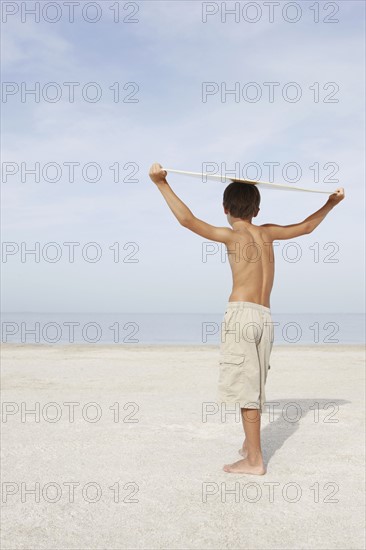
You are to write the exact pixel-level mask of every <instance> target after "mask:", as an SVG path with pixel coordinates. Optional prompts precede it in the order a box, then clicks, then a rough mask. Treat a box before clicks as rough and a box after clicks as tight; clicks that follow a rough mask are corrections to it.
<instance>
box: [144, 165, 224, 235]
mask: <svg viewBox="0 0 366 550" xmlns="http://www.w3.org/2000/svg"><path fill="white" fill-rule="evenodd" d="M166 175H167V173H166V171H165V170H163V169H162V166H161V164H159V163H154V164H153V165H152V166H151V168H150V172H149V176H150V178H151V180H152V181H153V182H154V183H155V184H156V186H157V188H158V189H159V191H160V192H161V194H162V195H163V197H164V199H165V200H166V203H167V205H168V206H169V208H170V210H171V211H172V212H173V214H174V216H175V217H176V218H177V220H178V221H179V223H180V224H181V225H183V227H187V229H190V230H191V231H193V232H194V233H197V235H200V236H201V237H204V238H206V239H209V240H211V241H217V242H221V243H226V242H227V241H228V240H229V238H230V237H231V235H232V230H231V229H229V228H228V227H216V226H214V225H210V224H208V223H206V222H204V221H202V220H199V219H198V218H196V216H194V214H193V213H192V212H191V210H190V209H189V208H188V206H187V205H185V204H184V202H183V201H182V200H181V199H180V198H179V197H178V196H177V195H176V194H175V193H174V191H173V189H172V188H171V187H170V185H169V183H168V182H167V181H166V179H165V178H166Z"/></svg>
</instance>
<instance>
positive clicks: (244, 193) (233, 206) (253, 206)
mask: <svg viewBox="0 0 366 550" xmlns="http://www.w3.org/2000/svg"><path fill="white" fill-rule="evenodd" d="M260 202H261V194H260V192H259V190H258V188H257V186H256V185H254V184H252V183H241V182H240V181H233V182H232V183H230V185H228V186H227V187H226V189H225V191H224V197H223V205H224V208H225V209H226V210H228V211H229V212H230V214H231V216H233V218H242V219H248V218H252V217H254V216H255V215H256V214H257V212H258V209H259V205H260Z"/></svg>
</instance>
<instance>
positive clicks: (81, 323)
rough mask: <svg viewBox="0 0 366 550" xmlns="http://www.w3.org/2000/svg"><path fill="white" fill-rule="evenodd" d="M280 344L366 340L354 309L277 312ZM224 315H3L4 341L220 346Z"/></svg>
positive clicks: (362, 319) (277, 342)
mask: <svg viewBox="0 0 366 550" xmlns="http://www.w3.org/2000/svg"><path fill="white" fill-rule="evenodd" d="M272 320H273V323H274V335H275V337H274V344H275V345H313V346H316V345H332V344H333V345H334V344H336V345H337V344H364V342H365V317H364V315H363V314H354V313H313V314H310V313H306V314H304V313H283V314H276V313H273V312H272ZM222 321H223V313H216V314H214V313H2V314H1V340H2V342H3V343H17V344H82V343H84V344H88V343H91V344H119V345H122V344H123V345H129V346H136V345H138V344H153V345H188V344H201V345H219V342H220V325H221V323H222Z"/></svg>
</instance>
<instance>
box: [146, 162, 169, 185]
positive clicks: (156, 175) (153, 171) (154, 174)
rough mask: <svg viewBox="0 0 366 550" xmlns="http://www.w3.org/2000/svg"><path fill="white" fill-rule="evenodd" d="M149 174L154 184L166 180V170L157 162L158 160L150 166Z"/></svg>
mask: <svg viewBox="0 0 366 550" xmlns="http://www.w3.org/2000/svg"><path fill="white" fill-rule="evenodd" d="M149 176H150V178H151V179H152V181H153V182H154V183H156V184H159V183H167V181H166V179H165V178H166V176H167V172H166V170H163V167H162V165H161V164H159V163H158V162H155V163H154V164H153V165H152V166H151V168H150V172H149Z"/></svg>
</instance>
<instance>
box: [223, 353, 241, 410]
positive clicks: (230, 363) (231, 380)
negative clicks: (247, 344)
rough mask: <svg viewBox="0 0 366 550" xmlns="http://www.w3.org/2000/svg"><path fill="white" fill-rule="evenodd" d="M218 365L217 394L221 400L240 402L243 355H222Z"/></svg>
mask: <svg viewBox="0 0 366 550" xmlns="http://www.w3.org/2000/svg"><path fill="white" fill-rule="evenodd" d="M219 364H220V374H219V393H220V395H221V396H222V400H230V401H240V399H241V397H242V393H243V386H244V383H245V355H240V354H236V353H222V354H221V355H220V357H219Z"/></svg>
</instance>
